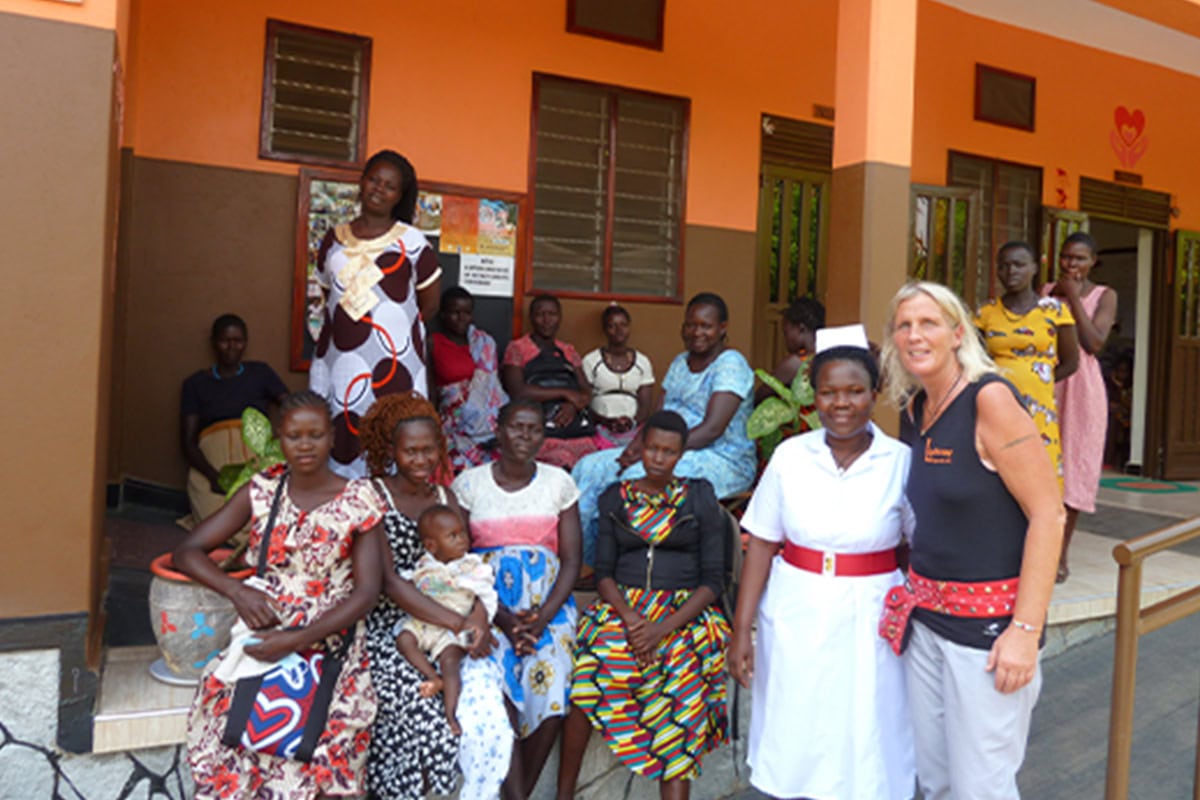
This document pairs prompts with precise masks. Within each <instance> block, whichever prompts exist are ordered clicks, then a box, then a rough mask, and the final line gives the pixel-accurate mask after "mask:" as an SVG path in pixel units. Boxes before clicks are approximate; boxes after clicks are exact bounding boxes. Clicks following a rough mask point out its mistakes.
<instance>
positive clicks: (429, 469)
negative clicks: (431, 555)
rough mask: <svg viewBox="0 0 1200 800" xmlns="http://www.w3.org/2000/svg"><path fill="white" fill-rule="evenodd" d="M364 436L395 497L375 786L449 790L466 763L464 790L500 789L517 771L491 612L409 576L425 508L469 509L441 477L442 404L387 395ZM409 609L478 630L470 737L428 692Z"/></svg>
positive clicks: (374, 660) (373, 644) (372, 622)
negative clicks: (458, 604)
mask: <svg viewBox="0 0 1200 800" xmlns="http://www.w3.org/2000/svg"><path fill="white" fill-rule="evenodd" d="M360 438H361V441H362V444H363V449H364V452H365V455H366V461H367V464H368V466H369V467H370V470H371V474H372V475H373V476H374V478H373V480H372V482H373V484H374V485H375V488H376V489H377V490H378V492H379V494H380V495H381V496H382V498H383V500H384V502H385V503H386V511H385V512H384V516H383V528H384V532H385V534H386V542H387V545H386V546H385V547H383V548H382V549H383V553H382V561H383V565H384V570H383V592H384V596H383V597H381V598H380V599H379V603H378V604H377V605H376V606H375V609H374V610H373V611H371V613H370V614H369V615H368V616H367V648H368V651H369V652H370V656H371V674H372V676H373V679H374V682H375V685H376V687H377V689H378V694H379V713H378V716H377V717H376V720H375V726H374V728H373V730H372V736H371V752H370V756H369V759H368V762H367V784H368V786H369V788H370V790H371V792H372V793H373V794H372V796H374V797H378V798H385V799H386V800H401V799H403V800H407V799H408V798H419V797H424V796H425V795H426V793H427V792H433V793H436V794H449V793H450V792H451V791H453V790H454V786H455V783H456V780H457V773H458V771H459V770H460V769H461V771H462V773H463V776H464V784H463V788H462V791H461V792H460V795H459V796H460V797H463V798H489V797H495V796H496V795H497V794H498V792H499V787H500V783H501V781H503V779H504V775H505V773H506V772H507V770H508V761H509V756H510V753H511V750H512V729H511V727H510V725H509V722H508V717H507V715H506V712H505V709H504V699H503V694H502V690H501V686H502V683H503V678H502V676H501V675H500V672H499V667H498V666H497V665H496V663H495V662H493V661H492V660H491V659H488V658H482V657H481V656H485V655H487V653H488V652H489V651H490V650H491V646H492V644H491V643H492V636H491V632H490V626H489V622H488V619H487V613H486V611H485V610H484V609H483V606H482V605H481V604H479V603H478V602H477V603H476V604H475V607H474V608H473V609H472V611H470V612H469V613H468V614H467V615H465V616H463V615H460V614H456V613H454V612H453V611H450V610H449V609H447V608H445V607H444V606H442V605H440V604H438V603H437V602H435V601H433V600H430V599H429V598H428V597H426V596H425V595H423V594H422V593H421V592H420V591H419V590H418V589H417V587H416V586H414V585H413V583H412V582H411V581H410V580H409V579H408V578H407V576H408V575H409V574H410V573H411V570H412V569H413V568H414V567H415V566H416V563H417V560H418V559H419V558H420V557H421V554H422V552H423V548H422V545H421V539H420V536H418V534H417V519H418V518H419V517H420V516H421V513H422V512H424V511H425V510H426V509H428V508H430V507H432V506H435V505H439V504H440V505H447V506H450V507H451V508H453V509H454V510H455V511H458V510H459V509H458V502H457V500H456V499H455V497H454V494H453V493H452V492H450V491H448V490H447V489H446V488H445V487H444V486H441V485H439V484H438V483H437V477H438V476H439V475H442V476H448V474H449V473H448V471H447V470H446V465H447V456H446V440H445V437H444V436H443V434H442V428H441V424H440V422H439V421H438V412H437V409H435V408H434V407H433V404H432V403H430V402H429V401H428V400H426V399H425V398H424V397H421V396H420V395H419V394H417V393H416V392H405V393H403V394H394V395H388V396H387V397H383V398H380V399H379V400H376V401H375V404H374V405H372V406H371V409H370V410H369V411H368V412H367V414H366V416H365V417H363V420H362V426H361V433H360ZM409 615H411V616H413V617H415V618H417V619H419V620H422V621H425V622H429V623H432V624H434V625H438V626H440V627H443V628H447V629H449V630H452V631H454V632H456V633H458V632H462V631H468V632H470V634H471V639H472V641H473V642H474V646H473V647H472V648H471V651H470V655H471V656H472V657H471V658H467V659H464V660H463V663H462V694H461V695H460V697H459V705H458V721H459V724H460V725H461V726H462V730H463V733H462V736H461V737H455V736H454V734H453V733H452V732H451V730H450V726H449V724H448V722H447V720H446V715H445V711H444V708H443V704H442V698H441V696H440V695H435V696H433V697H422V696H421V694H420V691H419V687H420V685H421V683H422V681H424V680H425V678H424V677H423V676H422V675H421V674H420V673H419V672H417V670H416V669H415V668H414V667H413V666H412V665H411V664H409V662H408V660H407V659H405V658H404V656H403V655H401V654H400V651H399V650H398V649H397V648H396V635H397V632H398V631H399V625H400V624H401V623H402V622H403V621H404V620H405V619H406V618H407V617H408V616H409Z"/></svg>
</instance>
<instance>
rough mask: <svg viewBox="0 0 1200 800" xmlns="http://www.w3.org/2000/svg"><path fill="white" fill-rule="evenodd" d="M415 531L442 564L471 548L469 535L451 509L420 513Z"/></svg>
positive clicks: (426, 547) (460, 556)
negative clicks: (419, 521)
mask: <svg viewBox="0 0 1200 800" xmlns="http://www.w3.org/2000/svg"><path fill="white" fill-rule="evenodd" d="M417 532H418V533H419V534H420V536H421V543H422V544H423V545H425V549H426V550H428V551H429V554H430V555H431V556H433V557H434V558H436V559H437V560H438V561H441V562H442V563H443V564H446V563H449V562H451V561H457V560H458V559H460V558H462V557H463V556H465V555H466V554H467V551H468V550H470V549H471V537H469V536H467V529H466V526H465V525H463V521H462V518H461V517H459V516H458V514H455V513H454V512H453V511H437V512H436V513H429V514H423V515H421V523H420V526H419V528H418V530H417Z"/></svg>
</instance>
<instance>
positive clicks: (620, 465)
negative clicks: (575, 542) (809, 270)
mask: <svg viewBox="0 0 1200 800" xmlns="http://www.w3.org/2000/svg"><path fill="white" fill-rule="evenodd" d="M728 325H729V311H728V309H727V307H726V306H725V301H724V300H722V299H721V297H720V296H719V295H715V294H712V293H711V292H702V293H701V294H698V295H696V296H695V297H693V298H692V299H691V301H690V302H689V303H688V304H687V309H686V311H685V312H684V321H683V330H682V335H683V344H684V346H685V347H686V348H687V349H686V351H685V352H683V353H680V354H679V355H677V356H675V358H674V360H672V361H671V366H670V367H669V368H668V369H667V374H666V377H664V378H663V384H662V386H663V399H662V407H663V408H664V409H666V410H668V411H674V412H676V413H677V414H679V415H680V416H681V417H683V419H684V421H685V422H687V424H688V425H689V427H690V430H689V432H688V440H687V444H686V445H685V446H684V447H685V450H684V454H683V456H682V457H681V458H680V459H679V463H678V464H677V465H676V467H675V474H676V475H678V476H679V477H681V478H704V479H705V480H707V481H708V482H709V483H711V484H712V485H713V489H714V491H715V492H716V494H717V497H718V498H721V497H729V496H730V495H734V494H737V493H738V492H743V491H745V490H746V489H748V488H750V485H751V484H752V483H754V474H755V470H756V465H757V460H756V458H757V457H756V454H755V449H754V442H752V441H750V440H749V439H748V438H746V418H747V417H749V416H750V407H751V405H752V402H751V401H752V395H753V392H754V370H752V369H750V365H749V364H748V363H746V359H745V358H743V357H742V354H741V353H739V352H738V351H736V350H734V349H732V348H730V347H727V346H726V344H725V339H726V328H727V327H728ZM641 458H642V441H641V439H640V438H635V439H634V440H633V441H631V442H630V443H629V445H628V446H627V447H626V448H625V449H624V450H622V451H620V452H617V451H615V450H606V451H603V452H600V453H594V454H593V455H590V456H587V457H586V458H583V459H581V460H580V462H579V463H578V464H577V465H576V466H575V469H574V470H573V471H572V476H573V477H574V478H575V483H576V485H578V486H579V493H580V496H579V513H580V518H581V519H582V520H583V552H584V562H585V563H592V553H593V552H594V548H595V542H596V518H597V510H596V502H597V500H598V499H599V497H600V494H601V493H602V492H603V491H604V490H605V489H607V488H608V487H609V485H610V484H612V483H615V482H616V480H617V479H618V478H619V477H624V478H625V479H627V480H634V479H637V478H641V477H642V476H643V475H645V471H644V470H643V469H642V465H641V463H640V462H641Z"/></svg>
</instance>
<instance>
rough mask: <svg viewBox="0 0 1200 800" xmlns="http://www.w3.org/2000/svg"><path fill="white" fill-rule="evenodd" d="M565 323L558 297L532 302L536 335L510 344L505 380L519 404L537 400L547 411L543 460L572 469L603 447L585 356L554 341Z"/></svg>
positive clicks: (503, 373)
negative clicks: (581, 357) (592, 410)
mask: <svg viewBox="0 0 1200 800" xmlns="http://www.w3.org/2000/svg"><path fill="white" fill-rule="evenodd" d="M561 323H562V304H561V303H559V302H558V298H557V297H553V296H551V295H548V294H540V295H538V296H537V297H535V298H533V300H532V301H531V302H530V303H529V325H530V332H529V333H527V334H525V335H524V336H522V337H521V338H520V339H514V340H512V341H511V342H509V343H508V347H507V348H505V350H504V368H503V370H502V371H501V377H502V378H503V381H504V388H505V389H506V390H507V391H508V394H509V396H510V397H512V399H514V400H533V401H536V402H538V403H541V404H542V410H543V411H544V412H545V416H546V420H545V440H544V443H543V444H542V449H541V450H539V451H538V454H537V458H538V461H544V462H546V463H547V464H553V465H554V466H556V467H562V468H563V469H570V468H571V467H573V466H575V462H577V461H578V460H579V459H580V458H582V457H583V456H585V455H587V454H588V453H594V452H595V451H596V450H597V449H598V446H599V445H598V443H597V441H596V435H595V434H596V424H595V422H594V421H593V420H592V418H591V416H590V415H589V414H588V413H587V412H586V409H587V407H588V404H589V403H590V402H591V399H592V398H591V393H590V392H589V391H588V389H587V381H586V380H585V379H584V375H583V371H582V370H581V369H580V366H581V362H580V360H579V353H577V352H576V351H575V348H574V347H572V346H571V345H569V344H567V343H566V342H561V341H559V340H558V339H556V338H554V337H555V336H557V335H558V326H559V325H560V324H561Z"/></svg>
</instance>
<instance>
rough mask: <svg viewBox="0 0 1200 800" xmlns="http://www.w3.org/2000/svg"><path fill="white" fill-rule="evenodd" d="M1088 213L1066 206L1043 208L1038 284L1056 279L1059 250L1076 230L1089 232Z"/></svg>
mask: <svg viewBox="0 0 1200 800" xmlns="http://www.w3.org/2000/svg"><path fill="white" fill-rule="evenodd" d="M1088 224H1089V223H1088V215H1087V214H1085V213H1084V212H1082V211H1068V210H1067V209H1065V208H1051V207H1050V206H1044V207H1043V208H1042V241H1041V244H1040V247H1041V248H1042V267H1041V272H1040V276H1039V280H1038V285H1039V286H1040V285H1041V284H1044V283H1046V282H1048V281H1052V280H1054V277H1055V275H1057V274H1058V268H1057V264H1058V251H1059V250H1061V249H1062V246H1063V242H1065V241H1066V240H1067V237H1068V236H1070V235H1071V234H1072V233H1075V232H1076V231H1083V232H1084V233H1087V230H1088Z"/></svg>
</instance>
